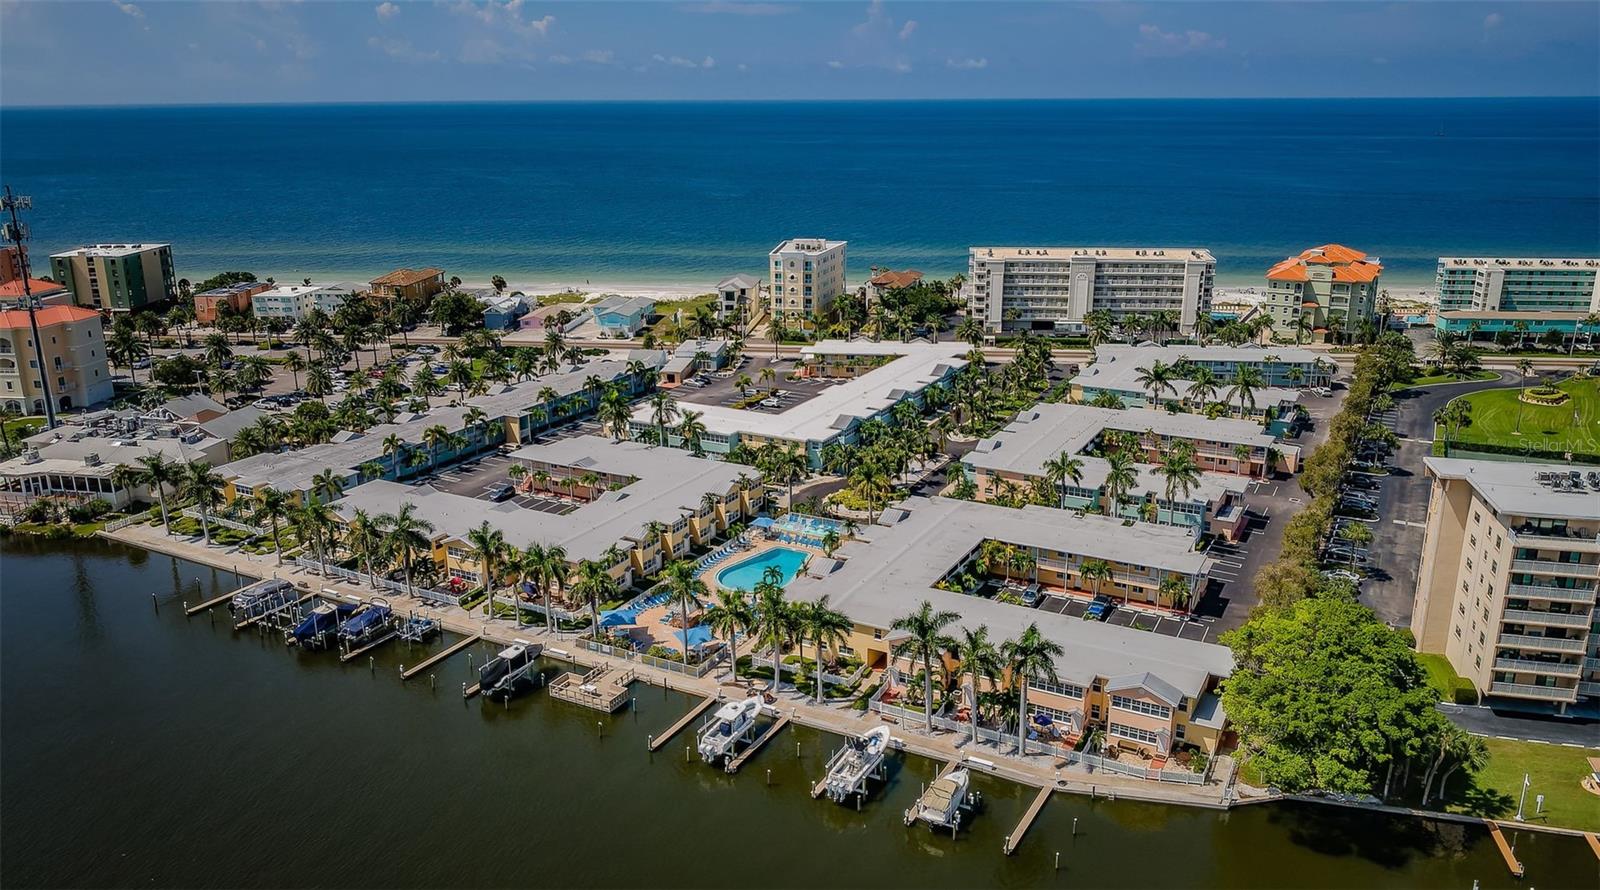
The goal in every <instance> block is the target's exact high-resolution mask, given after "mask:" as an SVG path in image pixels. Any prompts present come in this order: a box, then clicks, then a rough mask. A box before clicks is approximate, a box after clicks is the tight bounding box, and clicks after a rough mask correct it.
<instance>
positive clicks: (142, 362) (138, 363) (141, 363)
mask: <svg viewBox="0 0 1600 890" xmlns="http://www.w3.org/2000/svg"><path fill="white" fill-rule="evenodd" d="M133 367H134V368H135V369H137V370H140V371H143V370H144V369H145V368H148V367H150V360H149V359H147V358H141V359H135V360H134V362H133Z"/></svg>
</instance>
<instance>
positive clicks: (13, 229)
mask: <svg viewBox="0 0 1600 890" xmlns="http://www.w3.org/2000/svg"><path fill="white" fill-rule="evenodd" d="M32 209H33V199H32V198H30V197H28V196H27V195H14V194H12V193H11V186H9V185H8V186H6V190H5V194H4V195H0V210H4V211H5V212H6V213H9V214H10V215H11V221H10V222H7V223H5V224H4V240H6V241H9V242H11V243H12V244H14V245H16V248H17V269H18V270H19V271H20V272H21V277H22V304H21V308H23V309H26V310H28V329H29V330H30V331H31V332H32V334H33V358H34V364H36V365H38V370H39V385H40V386H41V387H42V394H43V396H44V428H45V429H47V430H51V429H55V426H56V406H55V401H54V400H53V399H51V397H50V372H49V369H48V368H46V367H45V366H44V342H43V338H41V337H40V336H39V317H38V316H37V315H35V314H34V311H35V310H36V309H38V308H39V307H38V304H37V303H36V302H35V300H34V299H33V289H32V288H31V287H30V286H29V285H28V249H27V248H26V247H24V246H23V243H22V242H24V241H26V240H28V227H27V226H25V225H23V224H22V221H21V220H19V219H18V218H17V211H19V210H32ZM23 379H24V380H26V379H27V378H23Z"/></svg>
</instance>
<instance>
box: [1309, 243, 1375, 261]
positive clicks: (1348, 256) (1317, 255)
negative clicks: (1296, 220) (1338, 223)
mask: <svg viewBox="0 0 1600 890" xmlns="http://www.w3.org/2000/svg"><path fill="white" fill-rule="evenodd" d="M1300 258H1301V259H1303V260H1305V261H1306V262H1308V263H1324V264H1327V265H1333V264H1336V263H1355V262H1360V261H1361V260H1364V259H1366V258H1367V255H1366V254H1364V253H1362V252H1361V251H1359V250H1356V249H1354V248H1351V247H1345V246H1344V245H1343V244H1324V245H1322V246H1321V247H1312V248H1308V249H1306V250H1303V251H1301V252H1300Z"/></svg>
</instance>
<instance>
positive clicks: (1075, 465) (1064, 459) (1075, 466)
mask: <svg viewBox="0 0 1600 890" xmlns="http://www.w3.org/2000/svg"><path fill="white" fill-rule="evenodd" d="M1044 478H1045V479H1047V480H1049V482H1050V484H1051V485H1053V486H1055V488H1056V492H1057V493H1058V494H1059V495H1060V496H1061V500H1060V507H1061V509H1063V510H1065V509H1067V482H1068V481H1069V480H1070V481H1071V482H1072V484H1073V485H1077V484H1078V483H1079V482H1082V481H1083V461H1082V460H1079V459H1078V458H1076V457H1073V456H1072V455H1071V454H1070V453H1069V452H1066V451H1063V452H1061V453H1060V454H1058V455H1056V456H1055V457H1052V458H1050V459H1049V460H1047V461H1045V462H1044Z"/></svg>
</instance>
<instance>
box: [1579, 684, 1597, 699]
mask: <svg viewBox="0 0 1600 890" xmlns="http://www.w3.org/2000/svg"><path fill="white" fill-rule="evenodd" d="M1578 694H1579V695H1584V696H1593V697H1596V698H1600V683H1595V682H1593V681H1590V680H1585V681H1583V682H1582V683H1579V684H1578Z"/></svg>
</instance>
